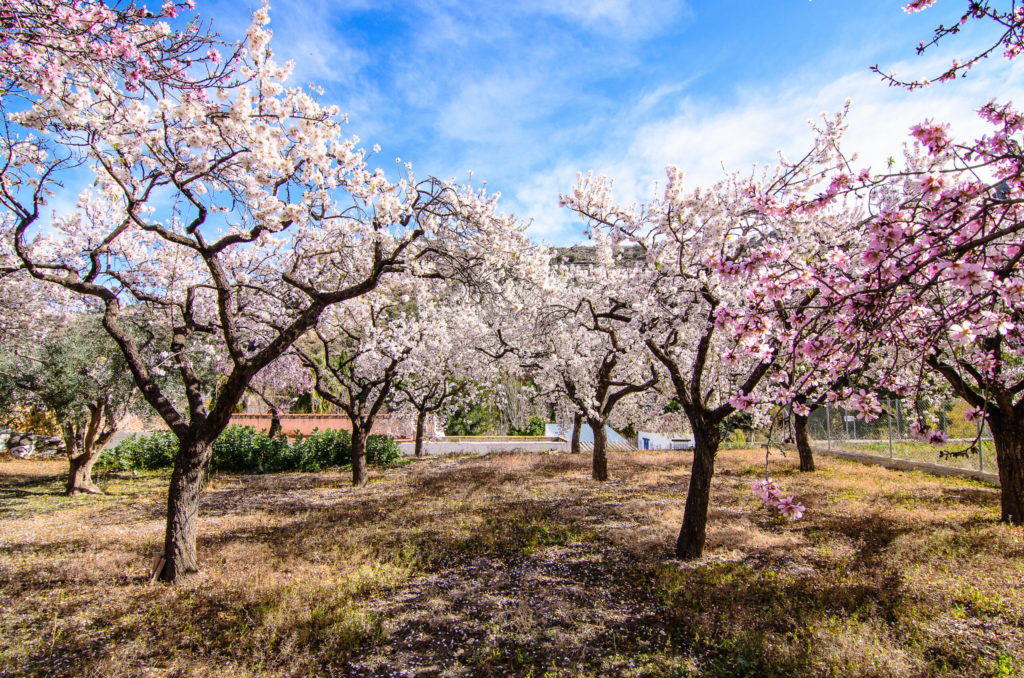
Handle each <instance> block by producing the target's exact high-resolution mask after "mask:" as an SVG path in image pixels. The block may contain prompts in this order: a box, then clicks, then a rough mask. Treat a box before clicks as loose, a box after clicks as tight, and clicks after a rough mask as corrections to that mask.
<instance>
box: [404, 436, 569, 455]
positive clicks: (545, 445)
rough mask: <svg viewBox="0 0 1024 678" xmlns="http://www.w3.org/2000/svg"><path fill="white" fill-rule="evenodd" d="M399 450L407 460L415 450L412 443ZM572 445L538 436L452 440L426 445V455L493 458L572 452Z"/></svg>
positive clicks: (454, 438) (436, 439) (407, 442)
mask: <svg viewBox="0 0 1024 678" xmlns="http://www.w3.org/2000/svg"><path fill="white" fill-rule="evenodd" d="M398 447H399V448H400V449H401V450H402V454H403V455H405V456H411V455H412V454H413V451H414V450H415V444H414V443H413V442H412V441H401V442H399V443H398ZM568 451H569V443H568V442H566V441H564V440H562V439H561V438H544V437H534V436H508V437H501V436H452V437H445V438H434V439H432V440H424V441H423V454H429V455H445V454H491V453H495V452H524V453H529V452H568Z"/></svg>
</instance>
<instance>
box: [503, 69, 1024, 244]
mask: <svg viewBox="0 0 1024 678" xmlns="http://www.w3.org/2000/svg"><path fill="white" fill-rule="evenodd" d="M986 65H987V66H988V68H987V69H983V70H979V71H977V72H975V73H972V74H971V76H970V77H969V78H967V79H966V80H961V81H958V82H955V83H950V84H947V85H935V86H933V87H931V88H928V89H924V90H917V91H915V92H906V91H904V90H901V89H897V88H890V87H886V86H885V85H884V84H883V83H881V82H880V80H879V78H878V76H877V75H875V74H873V73H871V72H869V71H866V70H858V71H856V72H852V73H846V74H843V75H840V76H838V77H835V78H833V79H832V80H828V81H824V82H820V83H819V82H814V81H812V80H803V79H798V80H795V81H791V82H788V83H784V84H782V85H780V86H777V87H763V88H759V89H757V90H753V89H748V90H746V91H741V92H738V93H737V95H736V99H735V101H734V103H732V104H731V105H728V106H722V105H720V104H717V103H714V102H708V101H702V100H698V99H696V98H694V97H691V96H687V97H684V98H683V99H681V100H680V101H679V102H678V104H677V106H676V107H675V109H674V111H673V112H672V113H671V114H670V115H666V116H662V117H660V118H657V119H652V120H649V121H647V122H646V123H645V124H642V125H639V126H638V127H636V128H635V130H633V131H631V132H629V131H626V132H624V133H622V134H613V135H610V137H611V138H614V139H617V141H615V142H613V144H611V145H605V146H602V147H600V148H595V149H593V151H592V152H590V153H588V154H586V155H585V156H581V157H577V158H574V159H568V158H561V159H559V161H558V163H557V164H555V165H553V166H552V167H551V168H549V169H548V170H546V171H544V172H542V173H540V174H537V175H535V176H534V177H533V178H532V179H531V180H530V181H528V182H527V183H526V184H525V185H524V186H523V188H521V189H519V190H518V191H517V192H516V193H515V195H514V200H513V202H515V203H517V209H518V210H520V211H521V213H522V214H525V215H528V216H530V217H532V218H533V220H534V224H535V227H534V229H533V230H534V232H535V233H536V234H537V236H538V237H540V238H546V239H549V240H551V241H553V242H568V241H572V240H578V239H580V238H581V237H582V236H581V230H582V229H581V227H580V224H579V221H578V220H577V219H575V218H574V217H573V215H571V214H569V213H568V212H566V211H565V210H560V211H558V210H557V208H556V207H554V205H556V204H557V196H558V193H559V192H563V193H564V192H567V191H568V190H570V189H571V187H572V185H573V182H574V181H575V174H576V171H582V172H587V171H589V170H593V171H594V172H595V173H596V174H605V175H607V176H609V177H611V178H613V179H614V180H615V194H616V197H617V198H618V199H619V200H620V201H622V202H632V201H633V200H640V201H644V200H648V199H650V197H651V196H652V195H653V194H654V192H655V190H656V188H657V187H660V186H664V177H665V173H664V168H665V166H666V165H677V166H679V167H681V168H682V169H683V170H684V171H685V172H686V175H687V183H688V184H689V185H690V186H697V185H707V184H710V183H713V182H715V181H717V180H718V179H720V178H722V177H723V176H724V174H725V172H727V171H746V170H749V169H750V168H751V167H752V166H753V165H754V164H755V163H758V164H765V163H774V162H775V161H776V159H777V152H778V151H780V150H781V151H782V153H783V154H784V155H785V156H786V157H788V158H790V159H795V158H798V157H799V156H800V155H802V154H803V152H805V151H806V150H808V149H809V148H810V144H811V142H812V139H813V133H812V132H811V130H810V128H809V126H808V124H807V121H808V120H811V119H818V118H819V116H820V114H821V113H825V114H827V115H832V114H834V113H836V112H837V111H839V110H840V109H841V108H842V106H843V104H844V101H845V100H846V98H848V97H849V98H850V99H851V100H852V105H851V109H850V114H849V117H848V118H847V122H848V125H849V131H848V133H847V134H846V136H845V138H844V142H843V148H844V150H845V151H846V152H847V153H848V154H853V153H857V154H858V155H859V159H858V162H857V163H856V164H857V166H859V167H863V166H871V167H873V168H874V169H875V170H881V169H882V168H884V165H885V162H886V159H887V158H889V157H890V156H894V157H896V158H897V159H899V158H900V157H901V149H902V146H903V144H904V143H905V142H906V141H907V140H908V138H909V129H910V127H911V126H912V125H914V124H916V123H918V122H921V121H922V120H924V119H926V118H931V119H934V120H936V121H944V122H949V123H950V124H951V126H952V130H953V134H954V135H955V137H956V138H958V139H961V140H965V141H966V140H969V139H971V138H974V137H975V136H977V135H979V134H984V133H985V132H986V123H984V121H982V120H980V118H979V117H978V116H977V113H976V111H977V109H978V108H979V107H980V106H981V105H982V104H984V103H985V102H986V101H988V100H989V99H990V98H993V96H995V97H996V98H998V100H1000V101H1008V100H1012V99H1013V98H1014V96H1015V95H1021V94H1022V93H1024V63H1018V62H1012V63H1006V62H995V61H993V62H991V63H990V64H986ZM655 94H657V93H655ZM655 98H657V97H655ZM1018 98H1020V97H1019V96H1018ZM620 132H621V130H620ZM623 138H625V142H624V143H623V141H622V140H623ZM552 210H555V211H554V212H552ZM560 212H561V213H560Z"/></svg>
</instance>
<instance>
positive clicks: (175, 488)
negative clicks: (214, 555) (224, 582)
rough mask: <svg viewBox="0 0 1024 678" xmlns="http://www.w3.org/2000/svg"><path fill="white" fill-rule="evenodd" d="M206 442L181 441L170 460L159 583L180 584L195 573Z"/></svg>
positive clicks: (207, 452)
mask: <svg viewBox="0 0 1024 678" xmlns="http://www.w3.org/2000/svg"><path fill="white" fill-rule="evenodd" d="M211 453H212V447H211V444H210V443H209V442H203V441H199V440H196V439H194V438H193V439H191V440H189V439H187V438H186V439H183V440H181V441H180V442H179V448H178V455H177V456H176V457H175V459H174V471H173V472H172V473H171V484H170V487H169V488H168V490H167V530H166V533H165V535H164V559H165V562H164V569H163V571H162V572H161V573H160V579H162V580H163V581H166V582H172V583H180V582H182V581H184V580H185V579H187V578H188V577H189V576H191V575H192V574H194V573H195V572H198V571H199V558H198V556H197V554H196V532H197V531H198V522H199V520H198V518H199V496H200V494H201V493H202V489H203V473H204V472H205V470H206V467H207V465H209V463H210V456H211Z"/></svg>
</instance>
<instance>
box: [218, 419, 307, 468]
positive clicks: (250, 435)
mask: <svg viewBox="0 0 1024 678" xmlns="http://www.w3.org/2000/svg"><path fill="white" fill-rule="evenodd" d="M287 451H288V443H286V442H284V441H283V440H277V439H274V438H271V437H270V436H268V435H267V434H265V433H262V432H259V431H257V430H256V429H254V428H252V427H251V426H228V427H227V428H226V429H224V431H223V432H222V433H221V434H220V437H219V438H217V440H216V441H215V442H214V443H213V461H212V462H211V468H213V469H214V470H215V471H234V472H248V473H273V472H275V471H283V470H285V469H284V467H285V466H287V464H286V463H285V462H287V461H288V456H289V455H288V454H287Z"/></svg>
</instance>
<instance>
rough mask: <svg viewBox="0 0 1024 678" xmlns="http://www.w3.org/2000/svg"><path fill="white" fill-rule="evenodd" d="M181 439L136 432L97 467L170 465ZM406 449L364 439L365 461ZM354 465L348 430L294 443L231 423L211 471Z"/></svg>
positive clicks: (390, 459)
mask: <svg viewBox="0 0 1024 678" xmlns="http://www.w3.org/2000/svg"><path fill="white" fill-rule="evenodd" d="M177 452H178V441H177V439H176V438H175V437H174V435H173V434H171V433H169V432H163V431H161V432H156V433H150V434H148V435H137V434H133V435H131V436H129V437H128V438H126V439H125V440H123V441H121V443H119V444H118V445H117V447H115V448H114V449H112V450H109V449H108V450H104V452H103V454H102V456H100V459H99V461H98V462H97V467H98V468H107V469H111V470H115V471H133V470H144V469H160V468H170V467H172V466H173V465H174V457H175V455H176V454H177ZM401 455H402V453H401V450H400V449H399V447H398V443H396V442H395V439H394V438H392V437H391V436H388V435H380V434H374V435H371V436H369V437H368V438H367V439H366V461H367V463H369V464H374V465H377V466H384V465H388V464H394V463H395V462H396V461H398V459H399V458H400V457H401ZM351 463H352V436H351V434H349V432H348V431H344V430H340V429H338V430H327V431H317V430H314V431H313V433H312V434H311V435H309V436H306V437H302V436H300V437H298V438H296V439H295V440H294V441H292V442H287V441H284V440H280V439H275V438H271V437H270V436H268V435H267V434H266V433H262V432H260V431H257V430H256V429H254V428H252V427H251V426H236V425H232V426H228V427H227V428H226V429H224V432H223V433H221V435H220V437H219V438H217V440H216V442H214V444H213V459H212V461H211V463H210V468H211V470H213V471H229V472H234V473H281V472H285V471H310V472H313V471H322V470H323V469H325V468H330V467H332V466H345V465H347V464H351Z"/></svg>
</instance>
